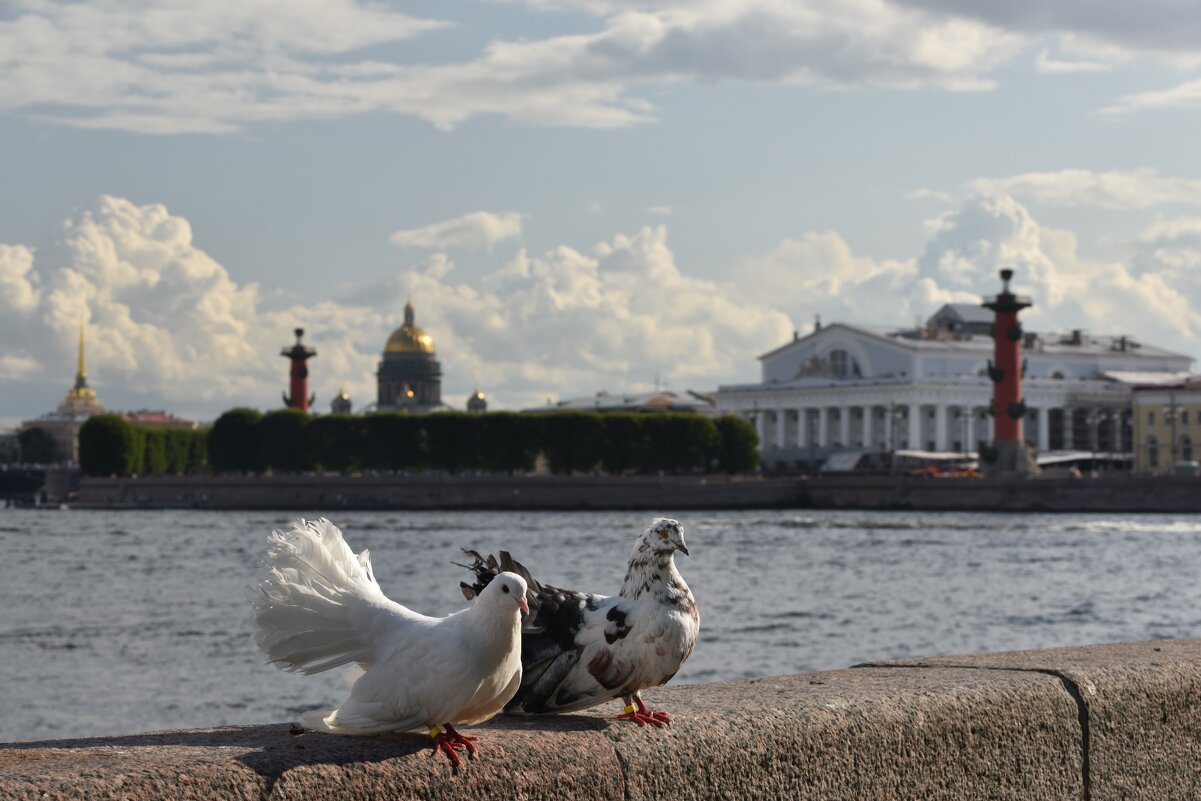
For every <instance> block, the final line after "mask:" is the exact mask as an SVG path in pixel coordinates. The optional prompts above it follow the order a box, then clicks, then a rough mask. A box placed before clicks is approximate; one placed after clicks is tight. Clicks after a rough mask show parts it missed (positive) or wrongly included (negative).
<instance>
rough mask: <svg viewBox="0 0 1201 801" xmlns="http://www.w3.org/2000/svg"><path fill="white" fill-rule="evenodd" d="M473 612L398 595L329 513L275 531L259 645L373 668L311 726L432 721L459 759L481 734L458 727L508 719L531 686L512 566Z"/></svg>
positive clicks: (302, 664) (428, 724) (367, 727)
mask: <svg viewBox="0 0 1201 801" xmlns="http://www.w3.org/2000/svg"><path fill="white" fill-rule="evenodd" d="M492 584H493V586H490V587H488V590H487V591H486V592H482V593H480V595H479V598H478V600H476V602H475V603H473V604H472V605H471V606H469V607H468V608H466V609H463V610H461V611H459V612H455V613H454V614H451V615H450V616H448V617H444V618H439V617H427V616H426V615H421V614H418V613H416V612H413V611H412V610H410V609H407V608H406V607H404V606H401V605H400V604H398V603H396V602H395V601H392V600H390V599H388V598H387V597H386V596H385V595H384V593H383V591H382V590H380V586H379V584H378V583H376V580H375V576H374V575H373V573H372V570H371V560H370V558H369V556H368V553H367V551H363V552H362V553H361V554H359V555H358V556H357V557H356V556H355V554H354V552H353V551H351V550H350V547H349V546H348V545H347V544H346V542H345V541H344V540H343V539H342V532H341V531H339V530H338V527H337V526H335V525H334V524H333V523H331V522H329V521H328V520H326V519H324V518H322V519H321V520H316V521H309V522H305V521H304V520H299V521H297V522H296V523H294V524H293V527H292V530H291V531H288V532H287V533H284V532H280V531H273V532H272V533H271V537H270V540H269V545H268V549H267V559H266V561H265V563H264V564H263V567H262V569H261V571H260V574H259V580H258V586H257V588H256V590H257V592H256V595H255V599H254V612H255V621H256V624H257V631H256V633H255V641H256V642H257V643H258V646H259V648H261V649H262V651H263V652H264V653H265V654H266V655H267V658H268V659H269V660H270V661H271V662H272V663H273V664H275V665H276V666H277V667H279V668H281V669H283V670H291V671H296V670H298V671H301V672H302V673H319V672H321V671H323V670H329V669H331V668H336V667H339V666H340V665H346V664H350V663H352V662H354V663H357V664H358V665H359V667H360V668H362V669H363V671H364V672H363V674H362V675H361V676H359V678H358V679H357V680H356V681H355V683H354V686H353V687H352V688H351V691H350V697H349V698H347V699H346V701H345V702H344V703H343V704H342V705H341V706H340V707H338V708H337V709H326V710H318V711H314V712H309V713H307V714H305V715H304V716H303V717H302V718H301V722H302V724H303V725H304V727H305V728H308V729H312V730H315V731H323V732H329V733H331V734H376V733H380V732H391V731H409V730H411V729H418V728H428V730H429V735H430V737H431V738H433V748H434V752H435V753H437V752H438V751H442V752H444V753H445V754H446V755H447V757H449V758H450V760H451V762H452V763H454V765H455V766H458V765H459V764H460V761H459V758H458V756H457V755H456V753H455V751H456V750H460V749H463V748H466V749H467V750H468V751H469V752H470V753H472V754H474V753H475V746H474V745H473V744H472V742H473V741H475V740H477V739H478V738H477V737H468V736H465V735H462V734H459V732H457V731H456V730H455V728H454V725H453V724H455V723H480V722H483V721H485V720H487V719H488V718H490V717H492V716H493V715H495V714H497V713H498V712H500V711H501V709H502V708H503V707H504V705H505V703H506V702H507V701H508V700H509V699H510V698H512V697H513V694H514V693H515V692H517V688H518V686H520V684H521V655H520V653H521V652H520V644H521V634H520V632H521V614H520V613H521V612H525V613H527V614H528V613H529V607H528V606H527V605H526V600H525V593H526V583H525V581H524V580H523V579H522V578H521V577H520V576H517V575H514V574H512V573H501V574H500V575H498V576H497V577H496V579H495V580H494V581H493V582H492Z"/></svg>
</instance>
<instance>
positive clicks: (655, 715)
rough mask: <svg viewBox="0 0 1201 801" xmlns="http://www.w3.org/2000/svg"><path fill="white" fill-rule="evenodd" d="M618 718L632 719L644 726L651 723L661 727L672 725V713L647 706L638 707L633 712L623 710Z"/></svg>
mask: <svg viewBox="0 0 1201 801" xmlns="http://www.w3.org/2000/svg"><path fill="white" fill-rule="evenodd" d="M616 720H632V721H634V722H635V723H637V724H638V725H639V726H643V727H645V726H646V724H648V723H649V724H651V725H652V726H655V727H657V728H660V729H662V728H664V727H665V726H670V725H671V723H672V719H671V715H669V714H667V713H666V712H662V711H657V710H652V709H647V708H646V707H645V706H643V707H642V709H636V710H634V711H632V712H622V713H621V714H620V715H617V716H616Z"/></svg>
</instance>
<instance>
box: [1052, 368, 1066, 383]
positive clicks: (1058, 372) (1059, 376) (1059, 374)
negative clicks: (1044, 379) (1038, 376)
mask: <svg viewBox="0 0 1201 801" xmlns="http://www.w3.org/2000/svg"><path fill="white" fill-rule="evenodd" d="M1051 378H1057V379H1059V380H1061V381H1062V380H1063V370H1056V371H1055V372H1053V373H1051Z"/></svg>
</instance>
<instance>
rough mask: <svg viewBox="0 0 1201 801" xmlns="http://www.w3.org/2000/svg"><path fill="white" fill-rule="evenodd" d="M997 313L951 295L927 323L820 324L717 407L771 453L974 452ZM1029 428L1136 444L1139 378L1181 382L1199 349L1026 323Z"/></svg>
mask: <svg viewBox="0 0 1201 801" xmlns="http://www.w3.org/2000/svg"><path fill="white" fill-rule="evenodd" d="M991 330H992V312H990V311H988V310H987V309H984V308H981V307H979V306H973V305H969V304H948V305H945V306H943V307H942V308H941V309H939V310H938V312H937V313H935V314H934V315H933V316H932V317H931V318H930V319H929V320H928V321H927V322H926V324H925V325H924V326H920V327H909V328H901V327H896V326H870V325H852V324H848V323H835V324H832V325H827V326H821V325H820V323H819V324H818V325H817V326H816V327H815V330H814V331H813V332H812V333H811V334H809V335H808V336H805V337H798V336H795V335H794V339H793V341H791V342H789V343H787V344H785V345H782V346H781V347H779V348H776V349H775V350H773V351H771V352H769V353H765V354H763V355H762V356H760V357H759V360H760V361H761V362H762V376H763V380H762V381H761V382H760V383H757V384H741V385H732V386H723V387H720V388H719V389H718V393H717V406H718V410H719V411H720V412H722V413H735V414H739V415H742V416H743V417H745V418H746V419H748V420H749V421H751V422H752V423H753V424H754V425H755V426H756V428H757V430H758V432H759V439H760V447H761V449H762V452H763V458H764V461H765V462H766V463H768V464H769V465H772V466H789V465H798V466H799V465H805V464H814V463H818V462H820V461H822V460H824V459H825V458H826V457H827V456H829V455H830V454H831V453H834V452H839V451H852V450H858V451H862V452H873V451H874V452H889V451H895V450H902V449H905V450H920V451H939V452H961V453H966V452H973V451H975V450H976V447H977V444H978V443H979V442H981V441H984V442H987V441H990V440H991V439H992V418H991V417H990V416H989V409H990V406H991V403H992V394H993V384H992V382H991V381H990V379H989V377H988V367H989V361H990V359H991V358H992V355H993V340H992V336H991ZM1021 352H1022V359H1023V364H1024V367H1025V372H1024V375H1025V378H1024V379H1023V396H1024V400H1025V402H1026V406H1027V408H1028V409H1029V411H1028V413H1027V416H1026V418H1025V419H1024V420H1023V429H1024V430H1023V437H1024V439H1025V440H1026V441H1027V442H1029V443H1030V444H1031V445H1032V446H1034V447H1035V448H1037V449H1038V450H1039V451H1040V452H1044V453H1045V452H1048V451H1053V450H1071V449H1083V450H1090V449H1091V450H1096V451H1103V452H1123V453H1130V452H1131V451H1132V450H1133V447H1132V446H1133V430H1132V424H1131V394H1132V389H1133V387H1135V386H1146V385H1154V384H1158V383H1172V382H1178V381H1180V380H1182V378H1183V377H1184V376H1185V375H1187V374H1188V373H1189V371H1190V369H1191V366H1192V362H1193V360H1192V358H1191V357H1189V356H1185V355H1181V354H1178V353H1172V352H1170V351H1167V350H1164V349H1162V348H1158V347H1155V346H1153V345H1149V344H1146V343H1142V342H1137V341H1135V340H1134V339H1133V338H1131V337H1128V336H1095V335H1090V334H1087V333H1086V332H1084V331H1080V330H1075V331H1071V332H1068V333H1065V334H1057V333H1038V332H1032V331H1027V332H1025V333H1024V335H1023V338H1022V349H1021Z"/></svg>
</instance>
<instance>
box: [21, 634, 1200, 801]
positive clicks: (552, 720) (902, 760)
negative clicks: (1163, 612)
mask: <svg viewBox="0 0 1201 801" xmlns="http://www.w3.org/2000/svg"><path fill="white" fill-rule="evenodd" d="M647 696H648V699H649V700H650V702H651V704H652V706H655V707H661V708H664V709H667V710H669V711H670V712H672V714H674V715H675V716H676V724H675V725H674V726H672V727H671V728H670V729H666V730H656V729H639V728H637V727H636V726H634V725H632V724H629V723H625V722H621V721H613V720H610V719H609V715H611V714H612V713H615V712H617V711H619V710H618V709H617V705H616V704H612V705H610V707H609V708H606V709H603V710H592V711H591V712H588V713H584V714H579V715H568V716H559V717H548V718H534V719H528V718H510V717H505V718H500V719H497V720H495V721H492V722H490V723H488V724H486V725H484V726H480V727H475V728H474V729H473V730H472V731H473V733H475V734H479V735H481V737H482V741H481V743H480V745H481V749H480V754H479V755H478V756H477V757H476V758H475V759H472V760H469V761H467V762H466V763H465V765H464V767H463V768H462V769H459V770H455V769H452V768H451V766H450V764H449V763H448V762H447V761H446V759H445V758H442V757H438V758H437V759H431V758H430V757H429V750H428V748H427V747H426V741H427V738H424V737H422V736H418V735H412V734H406V735H391V736H384V737H370V738H339V737H331V736H327V735H319V734H300V735H294V734H290V733H289V726H288V724H287V723H286V722H281V723H275V724H269V725H262V726H246V727H230V728H220V729H200V730H190V731H172V732H162V733H156V734H142V735H134V736H125V737H109V738H100V739H91V740H65V741H57V742H37V743H19V744H9V745H0V798H6V799H8V798H12V799H47V800H49V799H83V798H88V799H131V800H133V801H136V800H137V799H151V798H164V799H167V798H170V799H202V798H203V799H214V801H225V799H267V798H272V799H307V800H309V801H312V800H315V799H368V798H371V799H382V800H383V801H389V800H390V799H419V798H440V799H460V798H462V799H473V800H479V801H482V800H483V799H504V801H516V800H517V799H527V798H528V799H559V798H562V799H619V798H625V799H719V798H720V799H726V798H728V799H738V800H739V801H746V799H760V798H781V799H803V798H812V799H829V800H830V801H841V800H842V799H847V801H850V799H881V800H882V801H887V800H888V799H915V800H916V799H922V800H923V801H925V800H927V799H929V800H931V801H936V800H938V799H947V801H950V800H951V799H955V800H956V801H960V800H963V801H973V800H974V799H1023V801H1024V800H1025V799H1071V800H1072V801H1080V800H1081V799H1085V801H1091V800H1093V799H1095V800H1097V801H1100V800H1101V799H1118V798H1123V799H1157V800H1158V799H1172V798H1196V797H1198V795H1201V768H1199V767H1198V756H1199V754H1201V640H1163V641H1153V642H1142V643H1126V644H1119V645H1099V646H1090V647H1083V648H1065V649H1058V650H1047V651H1025V652H1015V653H1006V654H978V655H972V656H962V657H938V658H931V659H920V660H907V661H898V662H881V663H873V664H868V665H861V666H858V667H855V668H852V669H849V670H840V671H832V672H826V673H811V674H805V675H798V676H779V677H771V678H762V679H750V680H746V681H734V682H723V683H717V684H706V685H694V686H682V687H669V688H663V689H659V690H655V691H652V692H650V693H647Z"/></svg>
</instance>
